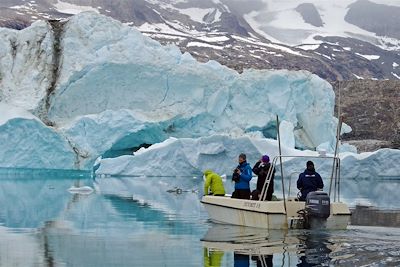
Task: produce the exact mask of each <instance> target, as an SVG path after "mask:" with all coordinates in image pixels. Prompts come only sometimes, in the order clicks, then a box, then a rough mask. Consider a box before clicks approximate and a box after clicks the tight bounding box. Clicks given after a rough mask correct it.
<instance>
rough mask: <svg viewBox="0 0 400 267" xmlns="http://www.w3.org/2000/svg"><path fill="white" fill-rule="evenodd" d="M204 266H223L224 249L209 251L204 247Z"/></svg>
mask: <svg viewBox="0 0 400 267" xmlns="http://www.w3.org/2000/svg"><path fill="white" fill-rule="evenodd" d="M203 251H204V267H221V262H222V258H223V257H224V252H223V251H217V250H214V251H209V250H208V249H207V248H204V250H203Z"/></svg>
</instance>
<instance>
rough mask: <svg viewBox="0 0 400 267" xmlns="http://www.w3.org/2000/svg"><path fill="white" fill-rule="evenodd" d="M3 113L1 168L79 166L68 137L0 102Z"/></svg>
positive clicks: (0, 152)
mask: <svg viewBox="0 0 400 267" xmlns="http://www.w3.org/2000/svg"><path fill="white" fill-rule="evenodd" d="M0 114H1V116H0V140H2V141H1V144H0V167H11V168H44V169H74V168H77V167H78V166H77V165H75V164H76V154H75V153H74V151H73V150H72V148H71V146H70V145H69V144H68V142H67V140H66V139H65V138H64V137H62V136H61V135H59V134H58V133H57V132H56V131H55V130H53V129H51V128H49V127H47V126H46V125H45V124H43V123H42V122H41V121H40V120H39V119H38V118H36V117H35V116H34V115H32V114H30V113H29V112H27V111H24V110H21V108H15V107H12V106H10V105H7V104H4V103H1V102H0Z"/></svg>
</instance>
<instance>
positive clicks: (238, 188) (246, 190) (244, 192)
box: [232, 153, 253, 199]
mask: <svg viewBox="0 0 400 267" xmlns="http://www.w3.org/2000/svg"><path fill="white" fill-rule="evenodd" d="M238 161H239V165H238V166H237V167H236V169H235V170H234V172H233V175H232V180H233V181H235V191H234V192H233V194H232V198H241V199H250V180H251V178H252V176H253V171H252V169H251V166H250V164H249V163H247V161H246V154H243V153H242V154H240V155H239V159H238Z"/></svg>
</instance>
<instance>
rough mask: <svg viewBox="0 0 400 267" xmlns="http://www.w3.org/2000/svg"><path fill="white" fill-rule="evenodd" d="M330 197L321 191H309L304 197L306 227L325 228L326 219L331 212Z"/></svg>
mask: <svg viewBox="0 0 400 267" xmlns="http://www.w3.org/2000/svg"><path fill="white" fill-rule="evenodd" d="M330 204H331V203H330V199H329V196H328V194H327V193H325V192H322V191H315V192H310V193H308V194H307V197H306V207H305V211H306V212H305V213H306V214H305V215H306V216H305V217H306V218H305V222H306V225H305V226H306V228H325V226H326V219H327V218H328V217H329V215H330V213H331V205H330Z"/></svg>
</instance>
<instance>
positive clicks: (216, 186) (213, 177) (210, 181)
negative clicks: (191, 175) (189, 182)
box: [204, 170, 225, 195]
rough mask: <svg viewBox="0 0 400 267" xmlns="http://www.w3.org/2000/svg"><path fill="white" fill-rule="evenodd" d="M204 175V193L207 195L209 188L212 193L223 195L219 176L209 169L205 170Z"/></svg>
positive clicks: (223, 191)
mask: <svg viewBox="0 0 400 267" xmlns="http://www.w3.org/2000/svg"><path fill="white" fill-rule="evenodd" d="M204 176H205V177H206V181H205V182H204V195H208V189H210V191H211V193H212V194H213V195H225V189H224V183H223V182H222V178H221V176H219V175H218V174H216V173H215V172H212V171H211V170H206V171H205V172H204Z"/></svg>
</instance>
